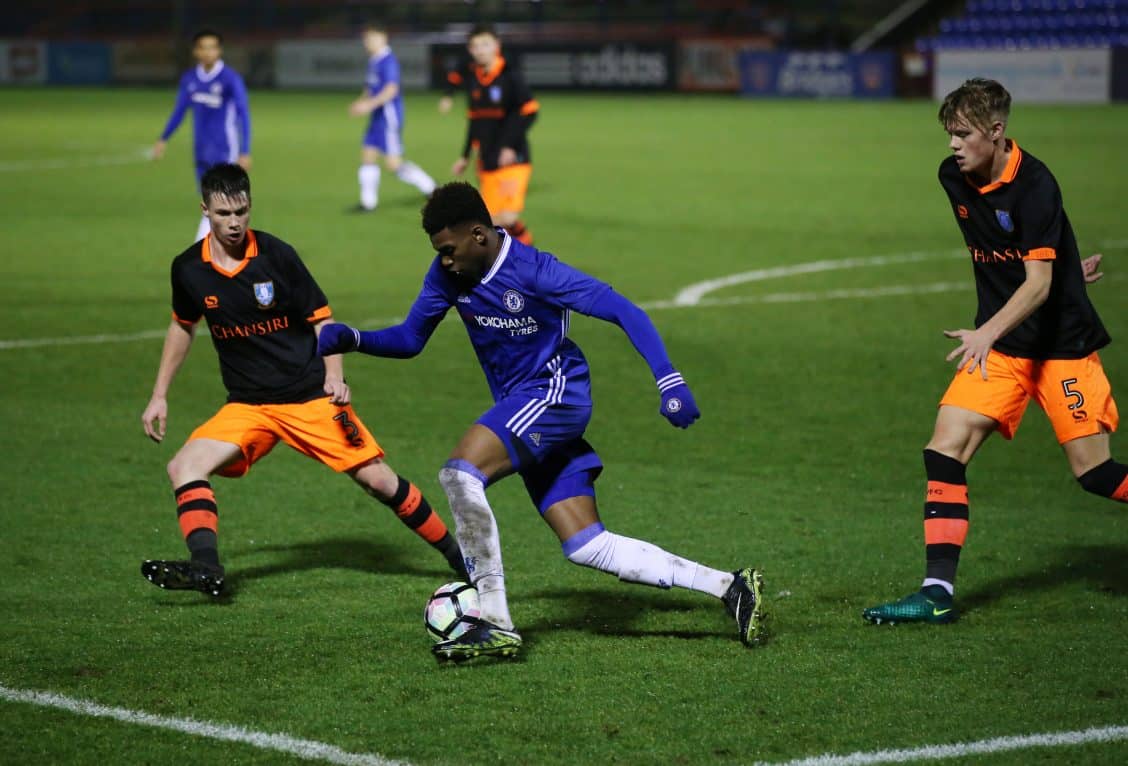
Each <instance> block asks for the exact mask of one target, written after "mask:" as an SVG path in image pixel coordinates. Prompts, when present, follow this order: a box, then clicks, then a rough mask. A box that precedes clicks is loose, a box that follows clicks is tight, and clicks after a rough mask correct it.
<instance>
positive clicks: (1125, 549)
mask: <svg viewBox="0 0 1128 766" xmlns="http://www.w3.org/2000/svg"><path fill="white" fill-rule="evenodd" d="M1071 582H1081V583H1085V584H1087V585H1089V586H1090V587H1092V588H1094V589H1096V590H1099V591H1102V592H1104V593H1108V594H1110V595H1113V596H1125V595H1128V546H1126V545H1072V546H1068V547H1063V548H1059V549H1058V551H1057V553H1056V555H1055V556H1054V557H1053V558H1052V559H1050V560H1043V561H1042V563H1041V564H1039V565H1038V567H1037V568H1033V569H1030V570H1029V571H1027V572H1025V573H1021V574H1015V575H1010V576H1008V577H1003V578H1000V579H998V580H994V581H992V582H989V583H987V584H986V585H983V586H980V587H979V588H977V589H976V590H973V591H971V592H970V593H967V592H965V593H961V594H959V605H960V607H961V608H962V609H963V610H965V611H970V610H973V609H977V608H979V607H984V606H987V605H989V604H992V603H993V602H995V601H997V600H999V599H1000V598H1003V597H1005V596H1007V595H1010V594H1015V593H1021V592H1022V591H1031V590H1052V589H1054V588H1059V587H1061V586H1062V585H1063V584H1066V583H1071Z"/></svg>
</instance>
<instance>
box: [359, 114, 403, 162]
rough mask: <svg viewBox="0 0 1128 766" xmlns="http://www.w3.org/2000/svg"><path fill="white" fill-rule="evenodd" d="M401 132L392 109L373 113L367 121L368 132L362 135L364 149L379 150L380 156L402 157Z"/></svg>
mask: <svg viewBox="0 0 1128 766" xmlns="http://www.w3.org/2000/svg"><path fill="white" fill-rule="evenodd" d="M401 131H402V126H401V125H400V122H399V119H398V118H397V116H396V113H395V110H394V109H384V110H379V111H375V112H373V113H372V117H371V118H370V119H369V121H368V130H367V131H365V133H364V141H363V145H364V148H366V149H379V150H380V152H381V153H382V154H390V155H392V156H393V157H402V156H403V136H402V133H401Z"/></svg>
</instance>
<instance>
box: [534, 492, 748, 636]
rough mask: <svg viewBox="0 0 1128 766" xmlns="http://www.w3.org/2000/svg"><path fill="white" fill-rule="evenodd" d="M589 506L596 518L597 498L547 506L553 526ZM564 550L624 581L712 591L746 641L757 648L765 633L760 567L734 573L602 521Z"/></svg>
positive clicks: (567, 542)
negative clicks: (611, 529)
mask: <svg viewBox="0 0 1128 766" xmlns="http://www.w3.org/2000/svg"><path fill="white" fill-rule="evenodd" d="M584 506H587V507H588V509H589V510H588V511H587V513H586V515H587V517H588V518H591V516H592V515H594V498H591V497H576V498H570V499H568V500H564V501H561V503H560V504H558V505H554V506H553V507H551V508H549V509H548V512H547V513H546V514H545V518H546V520H548V522H549V524H550V525H552V524H554V522H558V521H559V520H560V517H561V516H562V515H563V514H566V513H568V512H569V511H571V512H572V513H576V512H577V511H578V509H579V508H581V507H584ZM554 529H555V527H554ZM557 534H558V535H559V532H558V533H557ZM561 548H562V549H563V551H564V555H565V556H566V557H567V559H568V560H569V561H571V562H572V563H573V564H579V565H580V566H586V567H591V568H592V569H598V570H600V571H602V572H607V573H609V574H613V575H616V576H617V577H618V578H619V579H620V580H623V581H624V582H636V583H640V584H642V585H651V586H653V587H656V588H663V589H665V588H686V589H688V590H695V591H699V592H701V593H709V594H712V595H713V596H716V597H717V598H719V599H721V601H722V602H723V603H724V605H725V608H726V609H727V610H728V612H729V614H730V615H732V616H733V617H735V618H736V624H737V629H738V631H739V637H740V640H741V642H742V643H744V644H745V645H746V646H753V645H755V644H759V643H761V642H762V641H763V640H764V638H765V637H766V631H765V630H764V621H765V619H766V617H767V615H766V614H765V613H764V608H763V603H764V602H763V577H762V576H761V574H760V572H759V571H758V570H756V569H752V568H751V567H748V568H745V569H741V570H738V571H737V572H734V573H732V574H730V573H728V572H722V571H720V570H718V569H712V568H710V567H707V566H704V565H703V564H698V563H697V562H696V561H690V560H689V559H684V558H682V557H681V556H676V555H674V554H672V553H670V552H668V551H665V550H663V549H661V548H659V547H658V546H656V545H653V544H651V543H648V542H646V541H644V540H636V539H634V538H631V537H625V536H623V535H618V534H615V533H614V532H609V531H608V530H606V529H605V528H604V527H603V524H602V523H601V522H598V521H597V522H595V523H593V524H590V525H588V526H587V527H585V528H584V529H582V530H580V531H579V532H577V533H575V534H573V535H571V536H570V537H568V538H567V539H565V540H563V541H562V542H561Z"/></svg>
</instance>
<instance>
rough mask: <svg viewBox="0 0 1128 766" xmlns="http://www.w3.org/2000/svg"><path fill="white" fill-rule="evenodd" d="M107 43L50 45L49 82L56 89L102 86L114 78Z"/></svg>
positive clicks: (48, 60)
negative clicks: (77, 86)
mask: <svg viewBox="0 0 1128 766" xmlns="http://www.w3.org/2000/svg"><path fill="white" fill-rule="evenodd" d="M112 61H113V57H112V55H111V53H110V46H109V45H106V44H104V43H48V45H47V81H48V82H50V83H52V84H53V85H102V84H105V83H108V82H109V81H110V78H111V76H112V75H113V65H112Z"/></svg>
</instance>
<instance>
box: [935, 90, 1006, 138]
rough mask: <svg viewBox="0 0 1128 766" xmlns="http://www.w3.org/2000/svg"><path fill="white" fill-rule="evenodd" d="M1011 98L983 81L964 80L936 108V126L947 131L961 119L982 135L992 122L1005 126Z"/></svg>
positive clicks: (1003, 91)
mask: <svg viewBox="0 0 1128 766" xmlns="http://www.w3.org/2000/svg"><path fill="white" fill-rule="evenodd" d="M1010 107H1011V95H1010V93H1008V92H1007V89H1006V88H1004V87H1003V86H1002V85H1001V84H1000V83H998V82H996V81H995V80H988V79H986V78H983V77H975V78H973V79H971V80H967V81H966V82H964V84H963V85H961V86H960V87H958V88H956V89H955V90H954V91H952V92H951V93H949V94H948V95H947V96H946V97H945V98H944V103H943V104H941V105H940V114H939V115H938V117H939V118H940V124H941V125H943V126H944V127H945V128H951V127H952V126H953V125H955V124H956V123H957V122H959V118H960V117H963V118H964V119H965V120H967V121H968V122H969V123H970V124H971V125H972V127H976V128H979V129H980V130H982V131H983V132H985V133H986V132H987V131H988V130H990V128H991V125H992V124H993V123H995V122H1002V123H1004V124H1005V123H1006V121H1007V117H1009V116H1010Z"/></svg>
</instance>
